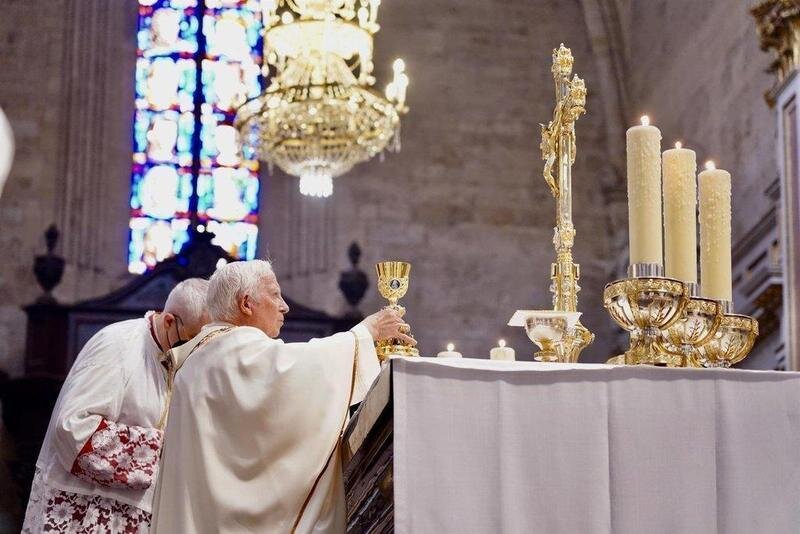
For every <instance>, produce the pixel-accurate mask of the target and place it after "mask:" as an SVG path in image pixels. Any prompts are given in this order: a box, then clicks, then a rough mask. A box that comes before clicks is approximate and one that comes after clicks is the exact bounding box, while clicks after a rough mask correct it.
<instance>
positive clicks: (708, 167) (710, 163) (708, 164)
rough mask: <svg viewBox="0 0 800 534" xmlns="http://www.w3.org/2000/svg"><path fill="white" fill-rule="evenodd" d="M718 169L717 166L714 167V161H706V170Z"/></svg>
mask: <svg viewBox="0 0 800 534" xmlns="http://www.w3.org/2000/svg"><path fill="white" fill-rule="evenodd" d="M716 168H717V166H716V165H714V162H713V161H712V160H708V161H706V170H708V171H713V170H714V169H716Z"/></svg>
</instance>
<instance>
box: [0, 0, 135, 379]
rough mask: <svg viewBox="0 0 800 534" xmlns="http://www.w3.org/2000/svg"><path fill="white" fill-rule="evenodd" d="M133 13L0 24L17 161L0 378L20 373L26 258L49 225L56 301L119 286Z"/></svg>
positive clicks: (0, 69) (4, 213)
mask: <svg viewBox="0 0 800 534" xmlns="http://www.w3.org/2000/svg"><path fill="white" fill-rule="evenodd" d="M135 33H136V3H135V2H129V1H126V0H53V1H47V2H45V1H41V0H36V1H23V0H9V1H6V2H4V3H3V6H2V16H0V106H1V107H2V108H3V109H4V110H5V112H6V114H7V115H8V117H9V120H10V122H11V126H12V129H13V131H14V135H15V138H16V154H15V159H14V164H13V167H12V170H11V174H10V176H9V180H8V184H7V186H6V189H5V191H4V194H3V198H2V199H1V200H0V228H2V231H0V250H2V251H3V254H4V257H3V262H2V265H0V369H3V370H4V371H6V372H9V373H11V374H19V373H21V372H22V352H23V350H24V335H25V315H24V313H23V312H22V310H21V308H20V307H21V306H22V305H24V304H28V303H30V302H32V301H33V300H34V299H35V298H36V297H37V296H38V295H39V294H40V293H41V290H40V289H39V288H38V285H37V283H36V281H35V279H34V276H33V272H32V265H33V258H34V256H35V255H36V254H41V253H43V252H44V251H45V246H44V238H43V237H42V234H43V233H44V230H45V229H46V228H47V227H48V226H49V225H50V224H51V223H56V224H57V225H58V227H59V229H60V230H61V231H62V235H63V238H62V240H61V243H60V245H59V246H58V247H57V249H56V251H57V252H58V253H60V254H61V255H62V256H64V258H65V259H66V260H67V265H66V269H65V273H64V279H63V282H62V284H61V285H60V286H59V287H58V288H57V290H56V292H55V296H56V297H57V298H58V299H59V300H62V301H64V302H72V301H75V300H78V299H83V298H87V297H90V296H95V295H99V294H103V293H105V292H107V291H109V290H110V289H112V288H115V287H117V286H119V285H121V284H122V283H123V282H124V280H125V279H126V277H127V276H126V260H127V258H126V240H127V217H128V195H129V191H130V190H129V184H130V161H131V160H130V153H131V118H132V117H133V67H134V63H135V54H136V45H135Z"/></svg>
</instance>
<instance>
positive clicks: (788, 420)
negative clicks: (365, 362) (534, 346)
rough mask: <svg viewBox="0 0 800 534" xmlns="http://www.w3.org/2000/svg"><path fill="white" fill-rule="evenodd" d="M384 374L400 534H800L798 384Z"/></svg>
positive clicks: (440, 367) (485, 371)
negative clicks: (389, 395)
mask: <svg viewBox="0 0 800 534" xmlns="http://www.w3.org/2000/svg"><path fill="white" fill-rule="evenodd" d="M393 365H394V373H393V391H394V503H395V529H396V531H397V532H398V533H400V534H406V533H415V534H416V533H419V534H430V533H437V534H440V533H449V532H453V533H458V534H468V533H501V532H502V533H518V532H519V533H546V534H557V533H565V534H594V533H614V534H645V533H646V534H658V533H665V534H667V533H669V534H679V533H702V534H707V533H719V534H739V533H741V534H756V533H769V534H783V533H787V534H788V533H792V534H797V533H798V532H800V373H780V372H764V371H738V370H710V369H664V368H652V367H613V366H607V365H569V364H541V363H533V362H503V361H488V360H476V359H461V360H445V359H429V358H420V359H397V360H394V361H393Z"/></svg>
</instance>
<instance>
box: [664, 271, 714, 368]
mask: <svg viewBox="0 0 800 534" xmlns="http://www.w3.org/2000/svg"><path fill="white" fill-rule="evenodd" d="M688 286H689V292H690V294H691V296H690V297H689V301H688V302H687V303H686V308H685V309H684V313H683V315H682V316H681V317H680V319H678V320H677V321H675V322H674V323H672V325H671V326H669V327H667V328H665V329H664V330H662V331H661V335H660V338H659V340H658V343H657V344H656V348H657V350H658V351H659V352H661V353H662V354H668V355H671V356H672V357H673V361H672V363H671V365H672V366H674V367H702V366H703V364H704V362H705V358H704V357H703V356H702V354H701V352H700V348H701V347H703V346H704V345H705V344H706V343H708V342H709V341H710V340H711V339H712V338H713V337H714V335H715V334H716V333H717V329H718V328H719V325H720V323H721V322H722V318H723V314H722V309H723V307H722V304H721V303H720V302H719V301H716V300H711V299H705V298H701V297H698V296H697V295H696V289H697V285H696V284H688Z"/></svg>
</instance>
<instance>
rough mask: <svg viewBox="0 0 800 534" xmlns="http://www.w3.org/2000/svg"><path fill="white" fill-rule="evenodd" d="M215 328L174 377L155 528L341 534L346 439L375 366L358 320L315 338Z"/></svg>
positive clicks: (163, 532)
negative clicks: (351, 412) (351, 414)
mask: <svg viewBox="0 0 800 534" xmlns="http://www.w3.org/2000/svg"><path fill="white" fill-rule="evenodd" d="M220 326H221V324H220V323H216V324H211V325H207V326H206V327H205V328H203V330H202V331H201V332H200V334H199V335H198V336H197V337H196V338H194V340H192V342H195V343H196V342H197V340H201V339H205V342H201V343H200V344H199V345H198V346H197V347H196V348H195V349H194V352H193V353H192V354H191V355H190V356H189V357H188V359H186V361H185V362H184V363H183V366H182V367H181V368H180V370H179V371H178V373H177V378H176V379H175V386H174V389H173V393H172V402H171V405H170V414H169V420H168V423H167V427H166V432H165V436H164V443H165V445H164V449H163V453H162V458H161V466H160V470H161V474H160V477H159V484H158V486H157V489H156V496H155V502H154V510H153V532H156V533H159V534H179V533H187V534H188V533H192V534H195V533H196V534H202V533H216V532H222V533H240V532H257V533H280V532H290V531H291V530H292V528H293V526H294V525H295V523H296V522H297V529H296V531H297V532H301V533H304V532H333V533H338V532H343V531H344V526H345V509H344V487H343V484H342V474H341V463H340V460H339V454H338V452H339V451H338V446H339V438H340V433H341V430H342V428H343V425H344V423H345V422H346V418H347V413H348V408H349V406H350V405H351V404H354V403H356V402H360V401H361V400H362V399H363V396H364V395H365V394H366V391H367V390H368V388H369V386H370V384H371V383H372V381H373V379H374V378H375V377H376V376H377V374H378V371H379V370H380V364H379V363H378V359H377V356H376V354H375V347H374V344H373V340H372V337H371V336H370V334H369V332H368V331H367V329H366V328H365V327H364V326H362V325H359V326H357V327H355V328H354V329H353V330H351V331H349V332H343V333H340V334H336V335H333V336H331V337H327V338H323V339H315V340H311V341H310V342H308V343H288V344H284V343H283V342H282V341H280V340H275V339H270V338H269V337H267V335H266V334H264V333H263V332H262V331H260V330H257V329H255V328H251V327H236V328H233V329H231V330H228V331H225V332H217V334H215V335H211V336H209V333H210V332H212V331H214V330H215V329H219V328H220ZM356 340H357V343H358V347H357V349H358V350H356ZM192 342H190V344H192ZM356 352H357V353H358V358H357V359H354V358H355V354H356ZM312 490H313V491H312ZM298 518H299V519H298Z"/></svg>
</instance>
